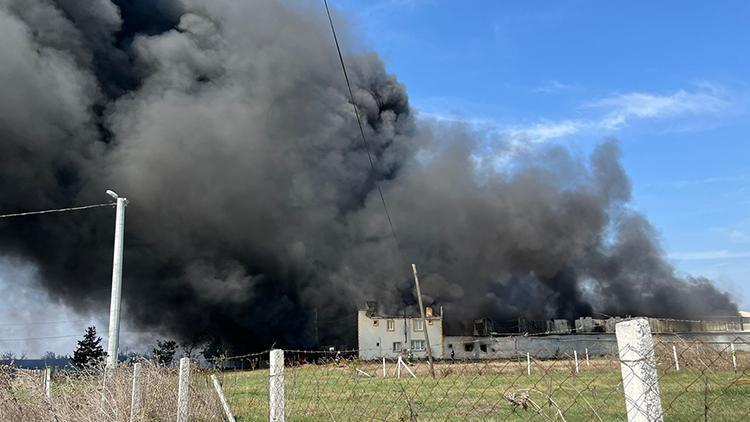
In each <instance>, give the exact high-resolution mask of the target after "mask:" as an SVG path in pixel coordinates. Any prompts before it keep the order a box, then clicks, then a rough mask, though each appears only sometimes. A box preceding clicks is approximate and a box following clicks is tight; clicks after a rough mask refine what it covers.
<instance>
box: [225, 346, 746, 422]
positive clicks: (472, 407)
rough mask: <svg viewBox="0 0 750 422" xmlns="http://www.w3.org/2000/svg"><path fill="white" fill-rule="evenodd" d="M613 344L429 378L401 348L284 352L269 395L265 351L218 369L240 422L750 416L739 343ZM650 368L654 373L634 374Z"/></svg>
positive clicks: (481, 364) (528, 355)
mask: <svg viewBox="0 0 750 422" xmlns="http://www.w3.org/2000/svg"><path fill="white" fill-rule="evenodd" d="M617 346H618V345H617V343H616V341H614V340H613V341H612V347H611V348H603V347H601V340H598V341H597V342H595V343H593V342H592V344H591V347H587V344H586V341H580V340H579V341H576V342H575V347H576V348H575V349H566V346H565V345H564V344H563V345H560V346H556V347H554V348H553V349H544V350H542V349H537V350H535V353H532V352H520V351H519V353H517V356H514V357H512V358H506V359H487V360H458V359H455V360H451V359H447V360H437V361H435V363H434V366H433V369H434V373H435V376H434V378H433V376H432V375H431V371H430V367H429V364H428V362H427V361H425V360H414V359H410V357H409V354H408V353H405V354H404V355H402V356H397V357H385V358H380V359H377V360H368V361H362V360H359V359H357V357H356V356H357V355H358V353H357V351H339V352H320V351H300V350H288V351H285V352H284V358H283V359H284V371H283V376H282V377H281V378H282V379H283V388H281V387H280V384H278V383H277V384H276V387H274V390H273V391H272V390H269V387H268V386H269V377H270V378H274V377H276V378H277V380H278V378H279V374H278V373H270V372H269V369H268V366H269V365H268V354H266V355H265V357H263V356H255V357H253V358H251V359H249V360H247V361H246V363H245V364H244V365H245V366H246V367H249V366H252V365H255V369H251V370H247V369H246V370H244V371H225V372H224V374H223V379H224V388H225V391H226V392H227V395H228V399H229V402H230V405H231V406H232V408H233V409H234V411H235V414H237V415H241V420H268V419H269V415H272V416H273V415H275V418H274V417H271V420H284V419H283V418H285V419H286V420H330V421H341V420H347V421H348V420H379V421H406V420H409V421H411V420H547V421H612V420H628V416H629V412H633V414H632V415H630V416H631V419H630V420H637V417H638V416H643V419H641V420H663V419H667V420H681V421H682V420H685V421H690V420H727V421H740V420H750V344H748V342H747V340H746V339H744V338H741V337H737V338H736V339H734V340H733V341H728V342H706V341H700V340H687V339H683V338H681V337H679V336H669V337H659V338H656V339H654V341H653V342H652V343H651V346H650V348H649V349H648V350H644V349H642V348H639V347H636V346H633V345H631V344H624V345H621V347H620V348H618V347H617ZM607 349H609V350H607ZM633 353H636V355H635V358H634V357H633ZM240 360H242V359H240ZM230 361H231V360H230ZM649 362H651V363H652V365H651V366H652V368H651V369H654V370H655V371H653V372H652V374H654V375H653V376H652V375H649V373H648V371H642V370H641V367H642V366H644V365H645V366H649ZM236 364H237V362H236V361H235V362H234V363H233V364H232V365H236ZM647 369H648V368H647ZM623 380H625V381H624V382H623ZM628 392H630V393H628ZM628 394H630V395H629V396H628ZM274 395H283V400H281V401H280V400H278V399H277V400H275V401H274V400H273V399H270V401H271V402H272V403H274V404H273V405H272V406H277V407H278V406H280V407H279V408H275V409H270V408H269V398H270V397H273V396H274ZM649 397H656V398H657V399H658V402H659V407H658V408H654V407H653V406H652V405H651V404H649V403H648V401H647V400H648V399H649ZM632 418H635V419H632Z"/></svg>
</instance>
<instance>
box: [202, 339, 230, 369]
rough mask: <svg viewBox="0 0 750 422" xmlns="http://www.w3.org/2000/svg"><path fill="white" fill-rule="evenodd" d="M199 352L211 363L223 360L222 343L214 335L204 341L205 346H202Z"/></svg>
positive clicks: (214, 363)
mask: <svg viewBox="0 0 750 422" xmlns="http://www.w3.org/2000/svg"><path fill="white" fill-rule="evenodd" d="M201 354H203V357H204V358H206V360H207V361H209V362H211V364H212V365H216V363H217V362H218V361H221V360H223V358H224V357H225V353H224V344H223V343H222V342H221V340H220V339H218V338H216V337H214V338H212V339H211V341H209V342H208V343H206V345H205V346H203V350H201Z"/></svg>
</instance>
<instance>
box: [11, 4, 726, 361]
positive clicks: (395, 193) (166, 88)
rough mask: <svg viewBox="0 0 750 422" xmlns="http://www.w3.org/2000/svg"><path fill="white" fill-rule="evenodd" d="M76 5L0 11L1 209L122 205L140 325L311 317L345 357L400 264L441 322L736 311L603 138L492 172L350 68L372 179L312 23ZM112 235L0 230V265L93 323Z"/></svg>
mask: <svg viewBox="0 0 750 422" xmlns="http://www.w3.org/2000/svg"><path fill="white" fill-rule="evenodd" d="M85 3H86V4H85V6H83V5H82V2H79V1H73V0H0V39H2V41H1V42H0V61H1V62H2V66H0V86H2V87H3V88H2V90H0V135H1V136H2V141H1V142H0V210H4V211H16V210H35V209H45V208H51V207H58V206H68V205H73V204H86V203H95V202H100V201H102V200H103V199H105V198H106V197H105V196H104V190H105V189H107V188H111V189H114V190H115V191H117V192H119V193H121V194H123V195H126V196H127V197H128V198H129V199H130V200H131V204H132V205H130V206H129V208H128V214H127V225H126V226H127V229H126V255H125V260H126V261H125V277H124V283H125V288H124V296H125V305H124V306H125V308H124V315H125V316H126V318H129V319H131V320H132V321H133V322H135V323H137V324H139V325H140V326H142V327H144V328H148V329H152V330H162V332H165V333H169V334H171V335H175V336H178V337H180V338H184V339H190V338H194V337H197V336H206V335H218V336H221V337H222V338H223V339H224V340H225V341H227V342H228V343H229V344H231V345H233V346H234V348H235V349H237V350H239V349H251V348H260V347H268V346H269V345H270V344H271V343H273V342H276V344H283V345H290V346H291V345H294V346H313V345H314V343H315V342H316V340H315V339H314V336H313V333H314V330H313V325H312V324H313V318H312V315H313V314H315V313H317V316H318V322H319V331H320V336H321V338H320V343H323V344H331V343H337V344H341V343H350V344H351V342H352V339H353V334H354V318H353V311H354V310H355V309H356V308H357V307H359V306H361V305H362V304H363V302H364V301H365V300H367V299H377V300H379V301H380V302H381V304H383V305H384V306H386V307H388V308H390V309H402V308H403V307H404V306H410V305H412V304H413V303H414V296H413V293H412V289H411V279H410V277H409V264H411V262H414V263H416V264H417V265H418V266H419V269H420V272H421V273H422V275H423V285H424V292H425V293H426V295H427V296H428V302H429V303H435V304H439V305H443V306H444V307H445V312H446V316H447V317H448V318H449V320H450V321H451V322H452V323H453V326H454V327H457V329H460V328H461V326H462V324H464V323H466V322H468V321H470V319H471V318H474V317H481V316H489V317H492V318H495V319H498V320H501V319H504V318H514V317H518V316H527V317H532V318H546V317H552V316H559V317H569V318H572V317H576V316H580V315H589V314H592V312H603V313H607V314H650V315H659V316H672V317H696V316H706V315H716V314H722V315H726V314H732V313H734V312H736V306H735V305H734V304H733V303H732V301H731V300H730V298H729V297H728V295H727V294H725V293H722V292H720V291H718V290H716V288H715V287H714V286H713V285H712V284H711V282H710V281H708V280H705V279H682V278H678V277H677V276H676V275H675V272H674V269H673V268H672V267H671V266H670V265H669V264H668V263H667V262H666V261H665V259H664V254H663V252H662V251H661V249H660V248H659V245H658V242H657V241H656V236H655V233H654V230H653V229H652V227H651V226H650V225H649V223H648V222H647V221H646V220H645V219H644V218H643V217H642V216H640V215H638V214H637V213H635V212H633V211H632V210H630V209H628V201H629V199H630V187H629V182H628V179H627V177H626V175H625V174H624V172H623V169H622V167H621V165H620V161H619V150H618V147H617V145H616V143H614V142H605V143H603V144H602V145H601V146H600V147H598V148H597V149H596V151H595V152H594V153H593V154H592V156H591V157H590V159H589V160H581V159H580V158H579V157H576V156H573V155H571V154H570V153H569V152H567V151H566V150H564V149H561V148H554V147H535V148H529V149H528V150H527V151H526V152H523V153H518V154H516V155H514V158H513V160H511V161H510V162H511V164H507V163H506V164H502V165H500V164H498V163H497V161H498V159H499V157H507V156H508V154H509V153H510V152H509V151H510V147H505V146H504V145H505V144H504V140H503V139H488V136H487V135H485V134H477V133H472V132H471V131H470V130H468V129H465V128H461V127H453V126H446V125H442V124H439V123H434V122H433V123H429V122H421V123H417V122H416V121H415V117H414V115H413V114H412V112H411V111H410V108H409V103H408V98H407V95H406V93H405V90H404V87H403V86H402V85H401V84H400V83H399V82H398V81H397V80H396V78H395V77H394V76H393V75H389V74H388V73H386V71H385V68H384V66H383V63H382V62H381V61H380V59H379V58H378V57H377V56H376V55H374V54H352V55H348V56H347V58H346V60H347V62H348V64H349V66H350V72H351V76H352V79H353V84H354V88H355V96H356V102H357V105H358V106H359V107H360V109H361V111H362V113H363V116H364V120H365V123H366V127H365V131H366V134H367V137H368V139H369V142H370V145H371V148H372V151H373V153H374V157H375V159H376V166H377V171H375V172H373V171H372V170H371V168H370V166H369V163H368V160H367V156H366V151H365V150H364V149H363V147H362V144H361V141H360V139H359V137H358V136H359V133H358V128H357V127H356V123H355V120H354V115H353V111H352V107H351V104H350V103H349V101H348V99H347V93H346V88H345V85H344V83H343V78H342V74H341V69H340V68H339V64H338V62H337V57H336V55H335V50H334V49H333V47H332V39H331V36H330V33H329V32H328V29H327V28H326V26H325V24H326V21H325V20H324V19H325V18H324V15H323V13H322V11H321V10H319V8H312V7H309V6H300V5H289V4H284V3H283V2H276V1H273V2H269V1H238V0H237V1H232V0H181V1H178V0H174V1H145V0H143V1H136V0H130V1H128V0H119V1H114V2H110V1H109V0H95V1H94V0H92V1H88V2H85ZM311 16H312V17H311ZM340 20H341V19H340ZM488 145H490V146H488ZM377 182H379V183H381V184H382V187H383V190H384V192H385V195H386V198H387V200H388V202H389V204H390V206H391V211H392V214H393V220H394V224H395V226H396V230H397V232H398V235H399V237H400V239H399V240H400V244H401V249H402V252H403V257H404V258H403V260H402V258H401V255H399V254H398V253H397V248H396V244H395V242H394V239H393V238H392V237H391V236H390V231H389V228H388V224H387V220H386V219H385V215H384V213H383V209H382V206H381V203H380V198H379V197H378V195H377V190H376V189H375V187H376V183H377ZM112 226H113V212H111V210H108V209H99V210H91V211H85V212H80V213H76V214H60V215H52V216H49V215H48V216H43V217H38V218H28V219H24V220H20V219H14V220H4V221H2V222H0V253H2V254H4V255H8V256H14V257H20V258H23V259H24V260H26V261H29V262H31V263H33V264H36V265H37V266H38V267H39V269H40V271H41V274H42V278H43V280H42V282H43V283H44V286H45V288H46V289H47V290H48V291H49V292H50V293H51V294H52V295H53V296H54V297H57V298H61V299H62V300H64V301H65V302H66V303H69V304H71V305H74V306H75V307H76V308H77V309H80V310H81V311H87V310H92V309H101V308H106V305H107V302H108V301H107V298H108V293H109V280H110V268H111V243H112ZM404 260H405V261H407V262H404Z"/></svg>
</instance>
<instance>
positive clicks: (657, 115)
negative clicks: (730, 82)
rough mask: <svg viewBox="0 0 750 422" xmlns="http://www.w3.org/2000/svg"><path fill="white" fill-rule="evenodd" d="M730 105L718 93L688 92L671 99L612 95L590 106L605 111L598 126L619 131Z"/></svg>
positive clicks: (659, 96)
mask: <svg viewBox="0 0 750 422" xmlns="http://www.w3.org/2000/svg"><path fill="white" fill-rule="evenodd" d="M729 104H730V103H729V101H728V100H727V99H725V98H722V97H719V96H717V93H716V92H713V91H706V92H687V91H684V90H680V91H677V92H675V93H674V94H671V95H656V94H650V93H644V92H633V93H627V94H617V95H612V96H609V97H606V98H602V99H600V100H596V101H592V102H590V103H588V104H586V106H588V107H590V108H594V109H599V110H604V111H605V114H604V116H603V117H602V118H601V119H599V121H598V126H599V127H601V128H603V129H618V128H621V127H623V126H625V125H626V124H627V123H628V122H629V121H631V120H634V119H661V118H673V117H680V116H687V115H696V114H715V113H718V112H721V111H722V110H724V109H726V108H727V107H728V106H729Z"/></svg>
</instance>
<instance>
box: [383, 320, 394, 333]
mask: <svg viewBox="0 0 750 422" xmlns="http://www.w3.org/2000/svg"><path fill="white" fill-rule="evenodd" d="M385 328H386V329H387V330H388V331H396V321H394V320H392V319H389V320H388V321H386V322H385Z"/></svg>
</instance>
